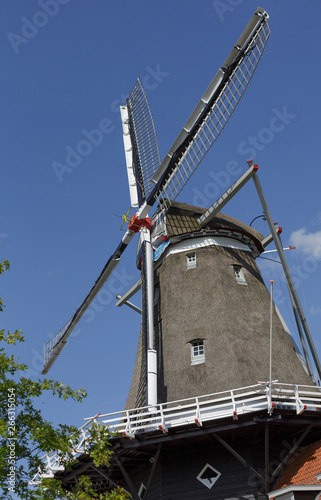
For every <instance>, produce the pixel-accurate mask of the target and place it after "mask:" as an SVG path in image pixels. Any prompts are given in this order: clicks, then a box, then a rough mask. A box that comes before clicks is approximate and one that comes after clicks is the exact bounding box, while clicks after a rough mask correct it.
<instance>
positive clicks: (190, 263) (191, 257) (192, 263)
mask: <svg viewBox="0 0 321 500" xmlns="http://www.w3.org/2000/svg"><path fill="white" fill-rule="evenodd" d="M186 266H187V269H195V267H196V253H195V252H193V253H187V254H186Z"/></svg>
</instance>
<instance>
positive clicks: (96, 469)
mask: <svg viewBox="0 0 321 500" xmlns="http://www.w3.org/2000/svg"><path fill="white" fill-rule="evenodd" d="M91 469H93V470H94V471H95V472H97V473H98V474H99V475H100V476H102V477H103V478H104V479H107V481H109V482H110V484H112V485H113V486H115V488H117V487H118V486H119V484H117V483H115V481H113V480H112V479H111V478H110V477H109V476H108V474H106V473H105V472H104V471H102V470H100V469H98V467H95V466H94V465H93V466H92V467H91ZM125 491H126V493H129V491H127V490H125Z"/></svg>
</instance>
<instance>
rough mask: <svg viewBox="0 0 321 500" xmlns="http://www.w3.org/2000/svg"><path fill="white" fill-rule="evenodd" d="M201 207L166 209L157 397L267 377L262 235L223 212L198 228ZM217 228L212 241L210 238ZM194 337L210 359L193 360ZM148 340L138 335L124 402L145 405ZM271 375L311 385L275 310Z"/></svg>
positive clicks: (158, 288) (158, 271)
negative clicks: (192, 263)
mask: <svg viewBox="0 0 321 500" xmlns="http://www.w3.org/2000/svg"><path fill="white" fill-rule="evenodd" d="M203 212H204V210H203V209H200V208H197V207H190V206H188V205H184V204H178V203H176V204H174V206H172V207H171V208H170V209H169V210H168V211H167V212H166V231H167V234H168V236H169V242H170V244H169V245H168V247H167V248H166V250H165V252H164V254H163V255H162V257H161V259H159V261H158V262H157V263H156V264H155V310H154V313H155V315H154V324H155V348H156V350H157V352H158V402H159V403H161V402H166V401H174V400H178V399H185V398H188V397H193V396H200V395H205V394H210V393H214V392H220V391H225V390H231V389H235V388H238V387H245V386H248V385H253V384H255V383H256V382H257V381H267V380H268V378H269V349H270V294H269V291H268V290H267V288H266V286H265V284H264V282H263V279H262V276H261V274H260V271H259V269H258V267H257V265H256V261H255V256H257V255H258V254H259V253H260V252H262V251H263V247H262V245H261V240H262V238H263V237H262V235H260V233H257V231H255V230H253V229H252V228H250V227H248V226H246V225H244V224H243V223H241V222H239V221H237V220H236V219H233V218H231V217H229V216H225V215H222V214H219V215H218V216H217V217H216V218H214V219H213V220H212V221H211V223H210V225H209V226H208V227H207V228H206V231H205V232H204V233H202V232H199V233H198V232H197V231H199V230H200V229H201V228H200V227H199V226H198V223H197V217H199V215H200V214H201V213H203ZM213 234H214V236H215V238H214V243H213V241H212V242H211V243H209V241H210V239H211V237H212V236H213ZM227 235H228V237H227ZM242 239H244V241H247V244H245V243H244V242H243V241H241V240H242ZM200 242H201V244H200ZM182 244H183V245H182ZM191 253H193V254H194V255H195V259H196V266H195V267H194V268H192V269H190V268H188V266H187V257H188V256H189V255H191ZM235 266H238V268H239V269H241V270H242V274H243V278H244V280H245V283H246V284H240V283H239V281H238V280H237V279H236V275H235ZM197 340H201V341H203V343H204V350H205V359H204V362H201V363H199V364H192V361H191V349H192V348H191V343H192V342H193V341H197ZM143 346H144V339H143V336H142V334H141V336H140V340H139V346H138V351H137V357H136V363H135V368H134V375H133V379H132V385H131V388H130V391H129V396H128V400H127V403H126V408H135V407H139V406H144V405H145V404H146V399H145V391H146V365H145V362H144V360H145V353H144V347H143ZM272 379H273V380H279V381H280V382H283V383H295V384H306V385H311V383H312V381H311V378H310V377H309V376H308V375H307V374H306V372H305V370H304V368H303V367H302V365H301V363H300V361H299V359H298V357H297V355H296V353H295V350H294V347H293V344H292V342H291V340H290V338H289V337H288V335H287V333H286V332H285V331H284V329H283V326H282V324H281V322H280V320H279V318H278V316H277V314H276V312H275V311H274V313H273V352H272Z"/></svg>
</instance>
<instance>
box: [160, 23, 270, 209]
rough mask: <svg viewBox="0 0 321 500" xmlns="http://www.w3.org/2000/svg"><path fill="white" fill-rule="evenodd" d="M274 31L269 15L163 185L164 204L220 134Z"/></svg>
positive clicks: (181, 186)
mask: <svg viewBox="0 0 321 500" xmlns="http://www.w3.org/2000/svg"><path fill="white" fill-rule="evenodd" d="M270 34H271V32H270V27H269V24H268V21H267V18H265V19H264V22H263V23H262V24H261V25H260V26H259V28H258V30H257V31H256V33H255V34H254V35H253V38H252V40H251V42H250V44H249V47H248V49H247V50H246V51H245V53H244V54H243V55H242V57H241V59H240V61H239V62H238V63H237V65H236V67H235V68H234V70H233V71H232V73H231V75H230V77H229V79H228V81H227V82H226V84H225V85H224V87H223V88H222V90H221V92H220V95H219V96H218V98H217V99H216V100H215V102H214V104H212V106H210V108H209V109H208V111H207V116H206V117H205V119H203V121H202V122H201V124H200V126H199V128H198V130H196V132H195V135H194V136H193V139H192V140H191V142H190V144H189V146H188V147H187V149H185V151H184V153H183V155H182V156H181V157H180V158H179V159H178V160H177V162H176V163H175V165H174V167H173V168H174V170H173V171H172V173H171V174H170V175H169V176H168V179H167V180H166V183H165V185H164V187H163V189H162V190H161V192H159V193H158V194H157V200H158V202H159V203H161V204H163V203H164V202H165V200H170V201H174V200H175V199H176V198H177V196H178V195H179V193H180V192H181V191H182V189H183V187H184V186H185V184H186V183H187V182H188V180H189V179H190V177H191V176H192V175H193V173H194V172H195V170H196V169H197V167H198V166H199V164H200V162H201V161H202V160H203V158H204V157H205V155H206V153H207V152H208V151H209V149H210V148H211V146H212V145H213V144H214V142H215V141H216V139H217V138H218V137H219V135H220V133H221V132H222V130H223V129H224V127H225V125H226V124H227V122H228V120H229V118H230V117H231V115H232V113H233V111H234V110H235V108H236V106H237V105H238V103H239V101H240V99H241V97H242V96H243V94H244V92H245V90H246V88H247V86H248V85H249V83H250V81H251V79H252V77H253V75H254V73H255V70H256V68H257V66H258V64H259V62H260V59H261V57H262V55H263V52H264V50H265V47H266V44H267V41H268V39H269V36H270Z"/></svg>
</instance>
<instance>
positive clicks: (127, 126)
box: [121, 78, 161, 206]
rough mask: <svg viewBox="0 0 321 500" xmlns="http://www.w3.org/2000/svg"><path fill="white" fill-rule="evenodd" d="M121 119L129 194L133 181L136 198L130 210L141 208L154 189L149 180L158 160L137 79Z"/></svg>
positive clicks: (158, 163) (154, 136)
mask: <svg viewBox="0 0 321 500" xmlns="http://www.w3.org/2000/svg"><path fill="white" fill-rule="evenodd" d="M121 115H122V122H123V131H124V145H125V152H126V163H127V169H128V170H130V173H129V175H128V177H129V185H130V190H131V185H132V180H131V179H132V178H133V177H134V179H135V181H136V189H137V195H138V200H137V202H136V203H135V204H133V203H132V206H141V205H142V203H143V202H144V201H145V199H146V198H147V196H148V195H149V194H150V192H151V191H152V189H153V188H154V184H153V183H152V181H151V178H152V177H153V175H154V174H155V172H156V170H157V169H158V167H159V165H160V163H161V159H160V154H159V149H158V142H157V136H156V130H155V125H154V121H153V117H152V113H151V111H150V107H149V104H148V101H147V97H146V94H145V92H144V89H143V86H142V84H141V81H140V79H139V78H138V79H137V81H136V83H135V85H134V87H133V89H132V91H131V92H130V94H129V96H128V98H127V100H126V105H125V106H122V107H121ZM131 200H132V194H131Z"/></svg>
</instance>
